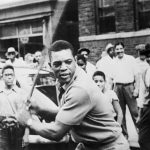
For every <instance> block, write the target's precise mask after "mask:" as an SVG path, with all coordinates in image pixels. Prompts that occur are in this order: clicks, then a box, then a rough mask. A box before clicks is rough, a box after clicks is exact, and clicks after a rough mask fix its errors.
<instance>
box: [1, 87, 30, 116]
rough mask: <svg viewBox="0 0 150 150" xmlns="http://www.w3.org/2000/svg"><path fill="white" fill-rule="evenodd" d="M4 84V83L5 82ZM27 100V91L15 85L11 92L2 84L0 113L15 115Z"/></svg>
mask: <svg viewBox="0 0 150 150" xmlns="http://www.w3.org/2000/svg"><path fill="white" fill-rule="evenodd" d="M3 85H4V84H3ZM26 100H27V95H26V92H24V91H23V90H22V89H20V88H18V87H17V86H14V87H13V88H12V89H11V90H9V92H8V91H7V90H6V89H5V88H4V86H2V85H1V86H0V115H2V116H7V115H14V114H15V113H16V112H17V110H19V109H20V108H21V107H22V104H23V102H25V101H26Z"/></svg>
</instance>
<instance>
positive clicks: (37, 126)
mask: <svg viewBox="0 0 150 150" xmlns="http://www.w3.org/2000/svg"><path fill="white" fill-rule="evenodd" d="M28 122H29V124H28ZM27 126H28V127H29V128H30V129H32V130H34V131H35V132H36V133H37V134H38V135H40V136H42V137H44V138H47V139H50V140H55V141H59V140H61V139H62V138H63V137H64V136H65V135H66V133H67V132H68V131H69V130H70V129H71V126H69V125H65V124H63V123H61V122H58V121H55V122H51V123H41V122H37V121H35V120H28V121H27Z"/></svg>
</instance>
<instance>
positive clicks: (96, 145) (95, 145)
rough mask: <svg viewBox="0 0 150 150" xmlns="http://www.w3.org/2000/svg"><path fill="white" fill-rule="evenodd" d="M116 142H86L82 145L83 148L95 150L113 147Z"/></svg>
mask: <svg viewBox="0 0 150 150" xmlns="http://www.w3.org/2000/svg"><path fill="white" fill-rule="evenodd" d="M115 141H116V140H114V141H111V142H106V143H102V142H88V143H83V144H84V146H85V147H89V148H94V149H97V148H99V147H108V146H111V145H114V143H115Z"/></svg>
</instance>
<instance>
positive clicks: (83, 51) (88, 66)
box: [78, 48, 96, 79]
mask: <svg viewBox="0 0 150 150" xmlns="http://www.w3.org/2000/svg"><path fill="white" fill-rule="evenodd" d="M78 54H80V55H83V56H84V57H85V58H86V60H87V64H86V71H87V72H88V74H89V76H90V77H91V79H92V76H93V73H94V72H95V70H96V67H95V66H94V65H93V64H92V63H90V62H89V61H88V57H89V54H90V50H89V49H88V48H80V49H79V50H78Z"/></svg>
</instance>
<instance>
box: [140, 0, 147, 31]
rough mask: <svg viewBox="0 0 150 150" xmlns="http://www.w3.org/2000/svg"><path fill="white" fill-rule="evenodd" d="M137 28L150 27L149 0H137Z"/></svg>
mask: <svg viewBox="0 0 150 150" xmlns="http://www.w3.org/2000/svg"><path fill="white" fill-rule="evenodd" d="M138 17H139V18H138V20H139V29H146V28H150V0H138Z"/></svg>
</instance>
